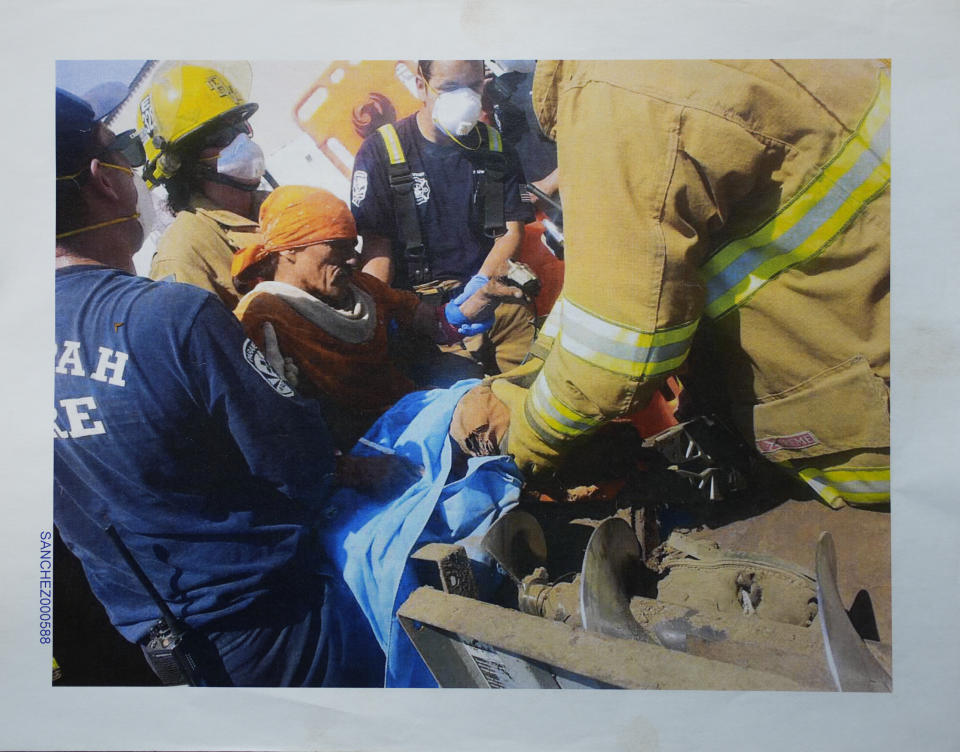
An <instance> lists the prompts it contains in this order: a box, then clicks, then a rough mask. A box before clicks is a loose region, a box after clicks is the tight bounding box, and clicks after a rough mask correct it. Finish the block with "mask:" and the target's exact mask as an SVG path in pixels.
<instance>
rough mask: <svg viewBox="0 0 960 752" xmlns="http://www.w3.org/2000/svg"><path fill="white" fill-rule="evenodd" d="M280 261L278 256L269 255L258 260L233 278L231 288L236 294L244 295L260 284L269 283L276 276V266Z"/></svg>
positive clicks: (274, 254)
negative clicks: (235, 290)
mask: <svg viewBox="0 0 960 752" xmlns="http://www.w3.org/2000/svg"><path fill="white" fill-rule="evenodd" d="M279 261H280V255H279V254H277V253H271V254H269V255H268V256H266V257H264V258H262V259H260V260H259V261H258V262H257V263H255V264H253V265H252V266H248V267H247V268H246V269H244V270H243V271H242V272H240V274H239V275H237V276H236V277H234V278H233V286H234V287H236V288H237V292H239V293H240V294H241V295H246V294H247V293H248V292H250V291H251V290H252V289H253V288H254V287H256V286H257V285H258V284H259V283H260V282H271V281H272V280H273V278H274V277H275V276H276V274H277V264H278V263H279Z"/></svg>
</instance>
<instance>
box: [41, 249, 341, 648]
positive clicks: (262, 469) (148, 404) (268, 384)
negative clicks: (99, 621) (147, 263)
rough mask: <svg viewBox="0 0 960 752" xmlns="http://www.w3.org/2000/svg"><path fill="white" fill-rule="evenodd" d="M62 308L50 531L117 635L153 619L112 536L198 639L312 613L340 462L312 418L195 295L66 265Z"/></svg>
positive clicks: (217, 307) (61, 276)
mask: <svg viewBox="0 0 960 752" xmlns="http://www.w3.org/2000/svg"><path fill="white" fill-rule="evenodd" d="M56 311H57V313H56V337H57V355H56V360H55V366H56V379H55V406H56V411H57V416H56V424H55V429H54V430H55V440H54V477H55V484H54V485H55V487H54V521H55V522H56V524H57V526H58V527H59V529H60V532H61V535H62V536H63V539H64V541H65V542H66V543H67V545H68V546H69V547H70V549H71V550H72V551H73V552H74V553H75V554H76V555H77V556H78V557H79V558H80V560H81V561H82V562H83V565H84V569H85V571H86V573H87V577H88V579H89V581H90V585H91V587H92V589H93V592H94V593H95V594H96V596H97V598H98V599H99V600H100V601H101V602H102V603H103V604H104V606H105V607H106V609H107V612H108V614H109V616H110V619H111V621H112V622H113V624H114V625H115V626H116V627H117V628H118V629H119V630H120V632H121V633H122V634H123V635H124V636H125V637H126V638H127V639H129V640H131V641H137V640H139V639H141V638H143V637H144V636H145V634H146V633H147V631H148V628H149V626H150V625H151V624H152V623H154V622H155V621H156V620H157V619H158V618H159V616H160V614H159V612H158V609H157V608H156V606H155V605H154V604H153V602H152V601H151V600H150V599H149V597H148V596H147V595H146V593H145V592H144V591H143V588H142V587H141V586H140V584H139V583H138V582H137V580H136V579H135V578H134V576H133V574H132V572H131V571H130V570H129V568H128V567H127V566H126V565H125V564H124V563H123V561H122V560H121V559H120V557H119V555H118V553H117V551H116V549H115V548H114V547H113V544H112V542H111V541H110V540H109V538H107V536H106V534H105V533H104V532H103V527H104V526H105V525H107V524H109V523H112V524H113V525H115V526H116V528H117V530H118V531H119V533H120V536H121V538H122V539H123V541H124V542H125V543H126V545H127V547H128V548H129V549H130V550H131V551H132V553H133V555H134V556H135V558H136V559H137V561H138V562H139V563H140V565H141V566H142V567H143V569H144V570H145V571H146V573H147V575H148V577H149V578H150V580H151V581H152V582H153V584H154V586H155V587H156V588H157V589H158V590H159V591H160V594H161V595H162V597H163V598H164V599H165V600H166V601H167V602H168V603H169V604H170V605H171V607H172V610H173V611H174V613H175V614H176V615H177V616H178V617H180V618H182V619H184V620H185V621H186V622H187V623H188V624H190V625H191V626H194V627H198V626H202V625H207V626H211V627H213V626H218V625H224V624H229V623H230V619H231V618H232V617H240V618H247V617H249V616H250V615H251V614H255V613H262V612H270V611H274V610H278V609H279V610H282V609H293V608H296V605H297V604H298V603H304V602H305V601H306V591H309V590H315V589H316V582H315V580H316V577H317V574H316V573H317V572H319V571H323V570H327V571H329V568H328V565H327V564H326V563H325V562H323V561H321V560H320V554H319V549H318V548H317V546H316V545H315V543H314V530H315V526H316V523H317V522H318V521H319V522H321V523H322V521H323V520H324V519H325V516H326V514H327V512H328V511H329V510H328V508H327V506H326V504H325V501H326V499H327V495H328V490H329V482H330V480H329V479H330V476H329V473H331V472H332V470H333V452H332V443H331V439H330V436H329V435H328V433H327V430H326V428H325V426H324V424H323V421H322V419H321V418H320V415H319V412H318V410H317V408H316V406H315V405H313V404H312V403H310V402H307V401H304V400H302V399H300V398H299V397H297V396H296V395H295V394H294V392H293V390H292V389H291V388H290V386H289V385H288V384H287V383H286V382H284V381H283V380H282V379H280V378H279V377H278V376H277V374H276V373H275V372H274V371H273V370H272V369H271V368H270V366H269V365H267V364H266V362H265V360H264V358H263V356H262V354H261V353H260V352H259V350H257V348H256V347H255V346H254V345H253V343H252V342H251V341H250V340H248V339H247V338H246V336H245V335H244V333H243V330H242V329H241V326H240V323H239V322H238V321H237V320H236V318H234V316H232V315H231V314H230V313H229V312H228V311H227V310H226V309H225V308H224V307H223V305H222V304H221V303H220V302H219V301H218V300H217V299H216V298H215V297H214V296H213V295H211V294H210V293H207V292H204V291H203V290H200V289H198V288H195V287H192V286H190V285H182V284H176V283H170V282H153V281H151V280H149V279H145V278H143V277H135V276H132V275H130V274H127V273H126V272H123V271H119V270H116V269H110V268H106V267H99V266H73V267H69V268H66V269H61V270H58V271H57V281H56ZM311 578H313V579H311ZM310 598H311V599H314V601H313V602H315V592H311V593H310ZM218 628H225V627H223V626H218Z"/></svg>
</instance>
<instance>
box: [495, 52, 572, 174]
mask: <svg viewBox="0 0 960 752" xmlns="http://www.w3.org/2000/svg"><path fill="white" fill-rule="evenodd" d="M494 83H495V84H498V85H499V86H498V88H499V89H500V91H502V92H503V93H504V94H505V95H506V96H505V97H504V99H503V101H502V102H499V103H498V104H497V106H496V107H494V117H495V118H496V121H497V127H498V128H499V129H500V132H501V133H502V134H503V141H504V143H505V144H509V145H510V146H513V147H514V148H515V149H516V153H517V156H518V157H519V159H520V164H521V166H522V167H523V173H524V175H525V176H526V179H527V180H528V181H530V182H531V183H532V182H535V181H537V180H541V179H543V178H545V177H546V176H547V175H549V174H550V173H551V172H553V171H554V170H555V169H557V145H556V143H554V142H553V141H551V140H550V139H549V138H547V137H546V136H545V135H543V131H542V130H540V121H539V120H537V115H536V113H535V112H534V111H533V73H522V72H520V71H511V72H510V73H504V74H503V75H502V76H500V78H499V79H498V80H497V81H496V82H494Z"/></svg>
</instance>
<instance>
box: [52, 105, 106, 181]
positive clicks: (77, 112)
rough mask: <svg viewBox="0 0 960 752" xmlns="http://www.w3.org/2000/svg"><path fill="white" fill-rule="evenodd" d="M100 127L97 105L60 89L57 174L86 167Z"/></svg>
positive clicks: (65, 173) (61, 174)
mask: <svg viewBox="0 0 960 752" xmlns="http://www.w3.org/2000/svg"><path fill="white" fill-rule="evenodd" d="M96 129H97V118H96V117H95V115H94V112H93V107H91V106H90V104H89V103H87V102H85V101H84V100H83V99H80V97H78V96H76V95H74V94H71V93H70V92H69V91H64V90H63V89H59V88H58V89H57V177H62V176H65V175H73V174H74V173H76V172H79V171H80V170H82V169H83V168H84V167H86V158H87V155H88V154H89V146H90V141H91V139H93V137H94V133H95V132H96Z"/></svg>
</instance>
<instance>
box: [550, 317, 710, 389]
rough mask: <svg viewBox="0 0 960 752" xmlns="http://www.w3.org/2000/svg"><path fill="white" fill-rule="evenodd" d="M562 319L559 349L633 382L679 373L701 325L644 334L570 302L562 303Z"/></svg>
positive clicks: (670, 328)
mask: <svg viewBox="0 0 960 752" xmlns="http://www.w3.org/2000/svg"><path fill="white" fill-rule="evenodd" d="M554 310H556V307H555V308H554ZM560 319H561V320H560V330H559V331H560V335H559V340H558V341H559V344H560V347H562V348H563V349H564V350H566V351H567V352H568V353H570V354H571V355H575V356H576V357H578V358H580V359H582V360H585V361H587V362H589V363H591V364H593V365H595V366H597V367H599V368H603V369H604V370H607V371H610V372H612V373H618V374H622V375H626V376H631V377H634V378H647V377H651V376H657V375H661V374H664V373H669V372H670V371H672V370H674V369H676V368H677V367H678V366H679V365H680V364H681V363H682V362H683V361H684V360H685V359H686V357H687V354H688V353H689V351H690V344H691V342H692V341H693V335H694V333H695V332H696V329H697V323H698V321H697V320H694V321H689V322H687V323H685V324H682V325H680V326H674V327H669V328H666V329H659V330H657V331H655V332H644V331H642V330H640V329H634V328H632V327H627V326H622V325H619V324H614V323H613V322H611V321H607V320H605V319H602V318H600V317H599V316H594V315H593V314H591V313H589V312H588V311H586V310H585V309H583V308H581V307H579V306H577V305H576V304H574V303H572V302H571V301H570V300H569V299H564V301H563V306H562V308H561V314H560Z"/></svg>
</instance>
